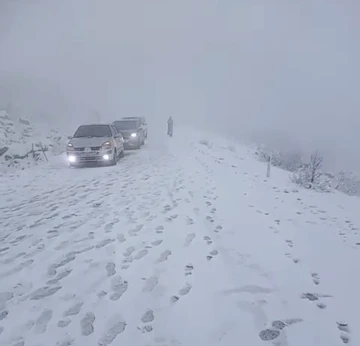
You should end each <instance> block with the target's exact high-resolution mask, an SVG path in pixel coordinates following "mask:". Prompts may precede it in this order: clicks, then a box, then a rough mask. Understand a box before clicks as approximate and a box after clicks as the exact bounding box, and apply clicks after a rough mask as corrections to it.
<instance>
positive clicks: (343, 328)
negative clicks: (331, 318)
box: [336, 321, 350, 344]
mask: <svg viewBox="0 0 360 346" xmlns="http://www.w3.org/2000/svg"><path fill="white" fill-rule="evenodd" d="M336 323H337V327H338V329H339V330H340V332H341V334H340V339H341V340H342V342H343V343H344V344H348V343H349V342H350V329H349V326H348V324H347V323H346V322H345V321H339V322H336Z"/></svg>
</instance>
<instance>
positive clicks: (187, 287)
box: [179, 283, 192, 296]
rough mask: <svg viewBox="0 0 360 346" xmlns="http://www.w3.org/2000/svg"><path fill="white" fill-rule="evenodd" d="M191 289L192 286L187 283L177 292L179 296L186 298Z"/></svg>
mask: <svg viewBox="0 0 360 346" xmlns="http://www.w3.org/2000/svg"><path fill="white" fill-rule="evenodd" d="M191 288H192V286H191V285H190V284H188V283H187V284H186V285H185V286H184V287H183V288H181V289H180V290H179V295H180V296H186V295H187V294H188V293H189V292H190V290H191Z"/></svg>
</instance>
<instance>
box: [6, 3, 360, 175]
mask: <svg viewBox="0 0 360 346" xmlns="http://www.w3.org/2000/svg"><path fill="white" fill-rule="evenodd" d="M359 18H360V3H359V1H358V0H347V1H338V0H317V1H314V0H303V1H296V2H295V1H289V0H282V1H281V0H273V1H268V0H266V1H265V0H258V1H250V0H249V1H244V0H243V1H242V0H222V1H218V0H217V1H215V0H196V1H194V0H181V1H178V0H177V1H175V0H173V1H171V0H168V1H165V0H153V1H149V0H131V1H124V0H101V1H100V0H62V1H59V0H38V1H35V0H33V1H31V0H17V1H10V0H0V103H2V104H5V103H7V102H11V104H12V105H21V107H23V108H24V107H25V108H27V109H28V110H31V111H32V114H33V115H34V116H36V115H39V114H40V113H41V114H42V119H43V121H48V122H49V123H51V124H58V125H59V126H69V125H70V124H71V126H75V125H77V124H78V123H80V122H85V121H92V120H93V117H94V113H95V112H96V111H98V112H100V114H101V119H102V121H108V120H112V119H115V118H118V117H121V116H129V115H144V116H146V117H147V118H148V120H149V122H150V123H153V124H156V126H163V124H164V122H165V120H166V119H167V117H168V116H170V115H172V116H173V118H174V119H175V126H176V123H184V124H189V125H193V126H198V127H201V128H208V129H211V130H213V131H216V132H219V133H223V134H224V135H227V136H229V137H235V138H238V139H240V140H241V139H242V140H244V139H254V140H257V141H259V142H262V143H265V144H270V145H272V146H274V147H280V148H282V147H284V148H289V147H290V148H291V147H294V148H296V149H299V150H303V151H304V152H307V151H311V150H312V149H314V148H317V149H319V150H321V151H322V152H323V153H324V154H325V156H326V159H327V162H328V164H329V166H332V167H333V168H342V167H345V168H347V169H357V170H360V160H359V159H358V157H359V154H360V149H359V148H360V136H359V128H360V97H359V90H360V68H359V62H360V44H359V42H360V20H359Z"/></svg>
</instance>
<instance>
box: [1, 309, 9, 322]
mask: <svg viewBox="0 0 360 346" xmlns="http://www.w3.org/2000/svg"><path fill="white" fill-rule="evenodd" d="M8 315H9V311H7V310H3V311H1V312H0V321H2V320H4V319H5V318H6V317H7V316H8Z"/></svg>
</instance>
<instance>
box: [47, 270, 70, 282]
mask: <svg viewBox="0 0 360 346" xmlns="http://www.w3.org/2000/svg"><path fill="white" fill-rule="evenodd" d="M71 272H72V269H69V270H65V271H63V272H60V273H59V274H58V275H57V276H56V278H55V279H51V280H49V281H47V282H46V284H47V285H55V284H57V283H58V282H59V281H60V280H62V279H64V278H66V277H67V276H69V275H70V274H71Z"/></svg>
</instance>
